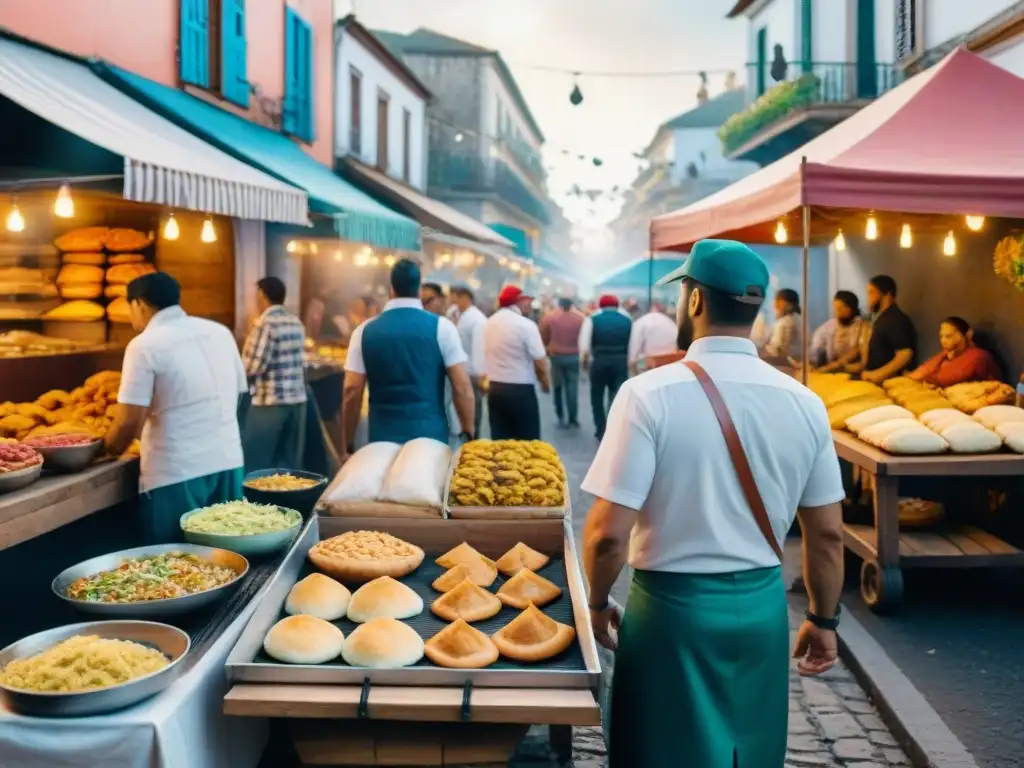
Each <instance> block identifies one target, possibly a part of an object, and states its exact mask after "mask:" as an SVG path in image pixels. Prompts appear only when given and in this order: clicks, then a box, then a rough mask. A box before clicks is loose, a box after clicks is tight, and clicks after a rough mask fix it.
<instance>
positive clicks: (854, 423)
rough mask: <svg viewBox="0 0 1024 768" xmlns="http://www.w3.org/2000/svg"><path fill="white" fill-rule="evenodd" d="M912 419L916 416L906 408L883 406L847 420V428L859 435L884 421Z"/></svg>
mask: <svg viewBox="0 0 1024 768" xmlns="http://www.w3.org/2000/svg"><path fill="white" fill-rule="evenodd" d="M912 418H914V414H912V413H911V412H910V411H908V410H907V409H906V408H901V407H900V406H898V405H882V406H878V407H876V408H871V409H869V410H867V411H864V412H862V413H858V414H857V415H856V416H851V417H850V418H848V419H847V420H846V428H847V429H848V430H850V431H851V432H853V434H855V435H857V434H860V433H861V432H862V431H863V430H865V429H867V428H868V427H870V426H872V425H873V424H881V423H882V422H883V421H889V420H891V419H912Z"/></svg>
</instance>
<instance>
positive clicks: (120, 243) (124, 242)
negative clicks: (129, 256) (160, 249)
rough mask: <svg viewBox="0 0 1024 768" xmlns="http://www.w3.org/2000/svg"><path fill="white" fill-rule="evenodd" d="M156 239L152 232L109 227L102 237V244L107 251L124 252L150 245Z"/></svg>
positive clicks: (139, 249)
mask: <svg viewBox="0 0 1024 768" xmlns="http://www.w3.org/2000/svg"><path fill="white" fill-rule="evenodd" d="M155 239H156V233H154V232H148V233H147V232H139V231H138V230H137V229H123V228H115V229H110V230H108V231H107V233H106V234H105V235H104V237H103V245H104V247H105V248H106V249H107V250H108V251H115V252H125V251H129V252H130V251H141V250H142V249H143V248H145V247H146V246H149V245H152V243H153V241H154V240H155Z"/></svg>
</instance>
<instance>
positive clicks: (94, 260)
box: [62, 253, 107, 267]
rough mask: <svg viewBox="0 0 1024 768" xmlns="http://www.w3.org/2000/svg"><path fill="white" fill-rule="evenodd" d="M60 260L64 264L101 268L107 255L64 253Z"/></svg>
mask: <svg viewBox="0 0 1024 768" xmlns="http://www.w3.org/2000/svg"><path fill="white" fill-rule="evenodd" d="M62 260H63V262H64V263H65V264H83V265H85V266H90V267H102V266H103V265H104V264H106V263H107V255H106V254H105V253H65V254H64V256H63V259H62Z"/></svg>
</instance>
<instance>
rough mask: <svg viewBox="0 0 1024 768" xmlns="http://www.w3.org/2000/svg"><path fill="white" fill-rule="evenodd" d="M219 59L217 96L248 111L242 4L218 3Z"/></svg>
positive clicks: (227, 0)
mask: <svg viewBox="0 0 1024 768" xmlns="http://www.w3.org/2000/svg"><path fill="white" fill-rule="evenodd" d="M220 58H221V92H222V94H223V96H224V98H225V99H227V100H228V101H232V102H234V103H235V104H238V105H239V106H242V107H248V106H249V78H248V76H247V73H246V70H247V59H246V45H245V0H222V3H221V40H220Z"/></svg>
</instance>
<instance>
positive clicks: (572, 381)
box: [551, 355, 580, 424]
mask: <svg viewBox="0 0 1024 768" xmlns="http://www.w3.org/2000/svg"><path fill="white" fill-rule="evenodd" d="M551 388H552V390H553V393H554V399H555V415H556V416H558V420H559V421H560V422H561V421H565V416H566V415H568V417H569V421H570V422H572V423H573V424H575V423H576V422H577V421H578V417H579V401H580V356H579V355H553V356H552V357H551ZM563 396H564V397H565V406H564V408H563V405H562V398H563Z"/></svg>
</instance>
